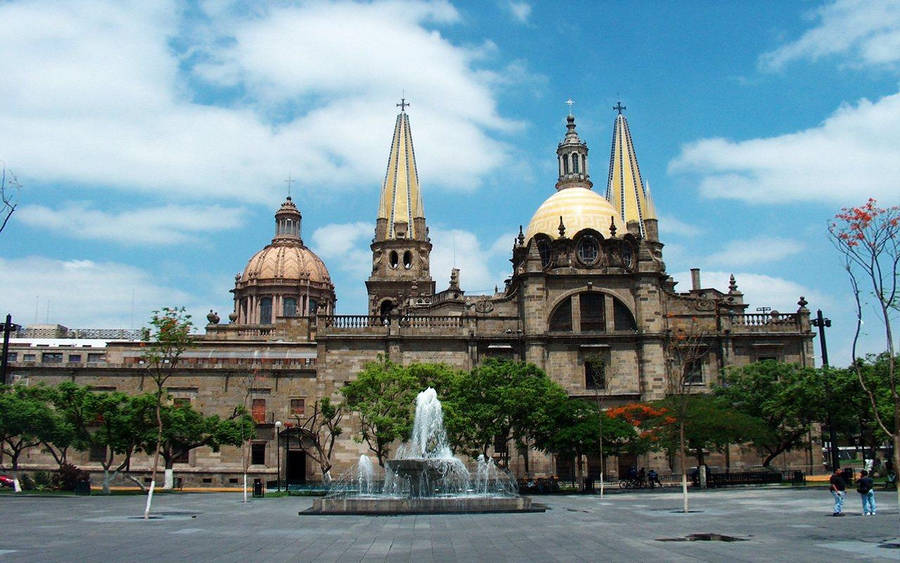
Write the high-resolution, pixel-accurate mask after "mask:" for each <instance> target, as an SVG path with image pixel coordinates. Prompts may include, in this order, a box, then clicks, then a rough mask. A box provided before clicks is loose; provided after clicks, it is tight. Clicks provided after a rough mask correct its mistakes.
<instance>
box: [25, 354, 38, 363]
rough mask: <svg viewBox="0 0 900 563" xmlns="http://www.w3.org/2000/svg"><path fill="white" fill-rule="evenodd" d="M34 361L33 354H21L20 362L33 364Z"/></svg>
mask: <svg viewBox="0 0 900 563" xmlns="http://www.w3.org/2000/svg"><path fill="white" fill-rule="evenodd" d="M36 359H37V358H36V357H35V355H34V354H23V355H22V361H23V362H33V361H35V360H36Z"/></svg>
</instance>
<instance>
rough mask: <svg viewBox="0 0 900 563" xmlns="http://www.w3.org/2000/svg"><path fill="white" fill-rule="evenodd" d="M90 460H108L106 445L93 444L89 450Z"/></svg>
mask: <svg viewBox="0 0 900 563" xmlns="http://www.w3.org/2000/svg"><path fill="white" fill-rule="evenodd" d="M88 461H92V462H95V463H102V462H104V461H106V446H104V445H102V444H92V445H91V448H90V450H88Z"/></svg>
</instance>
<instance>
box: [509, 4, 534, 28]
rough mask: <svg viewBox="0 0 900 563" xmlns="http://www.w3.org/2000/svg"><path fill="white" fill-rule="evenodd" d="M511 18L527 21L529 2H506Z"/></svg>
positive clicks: (529, 10)
mask: <svg viewBox="0 0 900 563" xmlns="http://www.w3.org/2000/svg"><path fill="white" fill-rule="evenodd" d="M507 7H508V8H509V11H510V12H511V13H512V15H513V18H515V19H516V21H518V22H519V23H528V17H529V16H531V4H529V3H527V2H512V1H510V2H509V3H508V4H507Z"/></svg>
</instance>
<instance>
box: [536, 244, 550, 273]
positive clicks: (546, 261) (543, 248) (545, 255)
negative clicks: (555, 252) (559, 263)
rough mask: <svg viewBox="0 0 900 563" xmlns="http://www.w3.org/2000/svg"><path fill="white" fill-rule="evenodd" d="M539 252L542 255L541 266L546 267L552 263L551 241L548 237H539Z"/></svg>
mask: <svg viewBox="0 0 900 563" xmlns="http://www.w3.org/2000/svg"><path fill="white" fill-rule="evenodd" d="M537 247H538V253H539V254H540V255H541V266H543V267H544V268H546V267H547V266H549V265H550V241H549V240H548V239H546V238H543V237H541V238H539V239H537Z"/></svg>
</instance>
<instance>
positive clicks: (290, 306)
mask: <svg viewBox="0 0 900 563" xmlns="http://www.w3.org/2000/svg"><path fill="white" fill-rule="evenodd" d="M282 309H283V311H284V312H283V313H282V315H284V316H285V317H295V316H297V300H296V299H295V298H293V297H285V298H284V306H283V307H282Z"/></svg>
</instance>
